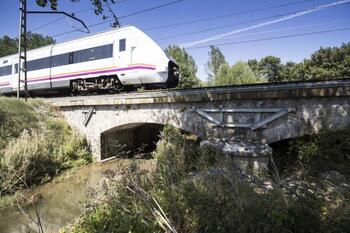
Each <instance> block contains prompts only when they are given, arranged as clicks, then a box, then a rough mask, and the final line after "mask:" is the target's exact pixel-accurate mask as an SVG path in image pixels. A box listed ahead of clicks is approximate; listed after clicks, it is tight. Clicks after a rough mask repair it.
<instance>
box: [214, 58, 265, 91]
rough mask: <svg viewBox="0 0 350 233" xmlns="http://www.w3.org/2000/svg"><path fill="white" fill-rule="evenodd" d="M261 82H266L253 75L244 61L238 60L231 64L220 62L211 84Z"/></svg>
mask: <svg viewBox="0 0 350 233" xmlns="http://www.w3.org/2000/svg"><path fill="white" fill-rule="evenodd" d="M261 82H266V79H264V78H259V77H257V76H255V75H254V72H253V71H252V70H251V69H250V67H249V65H248V64H247V63H246V62H242V61H238V62H236V64H234V65H233V66H230V65H229V64H228V63H224V64H222V65H221V66H220V67H219V70H218V72H217V75H216V76H215V79H214V80H213V83H212V84H213V85H218V86H221V85H236V84H249V83H261Z"/></svg>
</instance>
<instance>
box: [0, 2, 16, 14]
mask: <svg viewBox="0 0 350 233" xmlns="http://www.w3.org/2000/svg"><path fill="white" fill-rule="evenodd" d="M17 4H18V2H17V1H13V2H12V3H10V4H9V5H7V6H5V7H4V8H1V9H0V12H3V11H6V10H8V9H10V8H11V7H13V6H15V5H17Z"/></svg>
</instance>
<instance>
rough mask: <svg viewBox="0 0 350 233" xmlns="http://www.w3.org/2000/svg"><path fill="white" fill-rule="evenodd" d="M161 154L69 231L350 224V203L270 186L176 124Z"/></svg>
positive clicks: (299, 186)
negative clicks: (349, 211) (190, 139)
mask: <svg viewBox="0 0 350 233" xmlns="http://www.w3.org/2000/svg"><path fill="white" fill-rule="evenodd" d="M154 157H155V159H156V168H155V169H154V170H152V171H150V172H149V173H146V174H145V173H144V172H142V170H141V169H140V168H139V167H137V166H135V165H133V166H132V167H131V168H130V169H129V172H128V173H127V174H126V175H125V177H124V178H123V179H122V181H114V182H112V184H111V185H110V186H109V187H107V188H106V189H105V193H106V196H107V198H106V201H104V202H102V203H99V204H95V205H93V208H92V209H90V211H88V212H86V213H85V214H84V215H83V216H82V218H80V220H79V221H78V222H76V223H75V224H74V225H73V226H72V227H71V228H70V229H65V232H175V230H176V232H238V233H241V232H242V233H243V232H244V233H246V232H258V233H264V232H345V230H346V227H344V226H346V225H347V224H348V223H349V222H348V221H347V220H346V219H347V217H348V215H347V214H346V212H345V211H342V210H344V208H347V207H348V205H347V204H346V202H343V203H345V204H342V206H341V207H339V208H334V209H333V210H330V209H327V208H328V206H327V205H326V203H325V201H324V200H325V198H324V197H323V196H322V195H320V194H319V193H318V192H317V189H316V188H315V187H314V186H312V185H306V186H305V183H298V182H296V183H293V184H291V183H290V182H287V181H286V182H284V183H281V184H273V183H272V188H267V187H266V185H265V184H264V180H261V179H260V178H258V177H253V176H251V175H248V174H244V173H242V172H241V171H240V170H239V169H237V167H236V166H235V164H234V163H233V161H232V160H231V159H230V158H227V157H225V156H224V155H222V154H220V153H219V152H217V151H215V150H214V149H213V148H211V147H206V148H198V147H196V146H195V145H194V144H188V143H187V142H186V140H185V138H184V137H183V136H182V135H181V134H180V132H179V131H178V130H176V129H174V128H172V127H165V129H164V131H163V133H162V135H161V140H160V141H159V142H158V145H157V150H156V151H155V152H154ZM304 186H305V187H304ZM289 191H291V192H289Z"/></svg>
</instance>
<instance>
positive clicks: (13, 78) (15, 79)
mask: <svg viewBox="0 0 350 233" xmlns="http://www.w3.org/2000/svg"><path fill="white" fill-rule="evenodd" d="M21 79H23V80H24V74H23V72H22V73H21ZM10 85H11V88H12V90H13V91H17V89H18V58H13V59H12V76H11V80H10ZM20 85H21V88H24V82H20Z"/></svg>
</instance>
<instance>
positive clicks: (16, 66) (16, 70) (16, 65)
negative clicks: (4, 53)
mask: <svg viewBox="0 0 350 233" xmlns="http://www.w3.org/2000/svg"><path fill="white" fill-rule="evenodd" d="M17 73H18V63H17V64H15V74H17Z"/></svg>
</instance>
